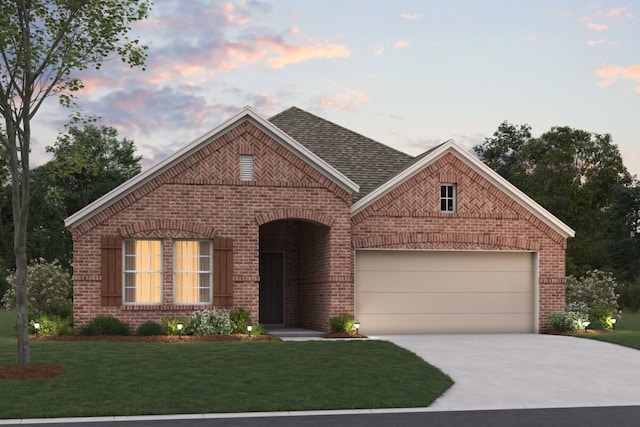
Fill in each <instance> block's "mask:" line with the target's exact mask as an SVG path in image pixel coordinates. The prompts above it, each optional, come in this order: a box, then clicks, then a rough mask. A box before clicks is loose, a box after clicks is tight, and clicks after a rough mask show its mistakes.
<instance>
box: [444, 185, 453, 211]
mask: <svg viewBox="0 0 640 427" xmlns="http://www.w3.org/2000/svg"><path fill="white" fill-rule="evenodd" d="M455 211H456V185H455V184H441V185H440V212H455Z"/></svg>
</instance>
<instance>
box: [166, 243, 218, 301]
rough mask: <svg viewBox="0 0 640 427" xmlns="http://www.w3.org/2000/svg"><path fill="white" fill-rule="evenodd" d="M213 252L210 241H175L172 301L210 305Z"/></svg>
mask: <svg viewBox="0 0 640 427" xmlns="http://www.w3.org/2000/svg"><path fill="white" fill-rule="evenodd" d="M212 252H213V249H212V245H211V242H210V241H202V240H201V241H198V240H177V241H176V242H175V244H174V265H175V267H174V269H173V271H174V282H173V283H174V296H173V298H174V301H175V303H176V304H210V303H211V280H212V274H211V270H212V259H213V257H212V256H211V255H212Z"/></svg>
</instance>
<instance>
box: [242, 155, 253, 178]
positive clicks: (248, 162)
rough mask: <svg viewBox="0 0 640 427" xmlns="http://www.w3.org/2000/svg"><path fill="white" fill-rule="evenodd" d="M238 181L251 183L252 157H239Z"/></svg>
mask: <svg viewBox="0 0 640 427" xmlns="http://www.w3.org/2000/svg"><path fill="white" fill-rule="evenodd" d="M240 180H241V181H253V156H252V155H241V156H240Z"/></svg>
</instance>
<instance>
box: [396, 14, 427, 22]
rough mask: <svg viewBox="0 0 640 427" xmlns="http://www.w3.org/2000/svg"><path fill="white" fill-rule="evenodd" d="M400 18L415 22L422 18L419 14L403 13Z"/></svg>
mask: <svg viewBox="0 0 640 427" xmlns="http://www.w3.org/2000/svg"><path fill="white" fill-rule="evenodd" d="M400 16H401V17H402V18H403V19H406V20H408V21H417V20H418V19H420V18H422V15H421V14H419V13H403V14H402V15H400Z"/></svg>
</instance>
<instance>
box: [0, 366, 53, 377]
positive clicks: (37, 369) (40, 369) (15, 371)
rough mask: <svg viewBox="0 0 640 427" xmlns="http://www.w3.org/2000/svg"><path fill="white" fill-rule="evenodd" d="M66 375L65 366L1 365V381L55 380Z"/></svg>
mask: <svg viewBox="0 0 640 427" xmlns="http://www.w3.org/2000/svg"><path fill="white" fill-rule="evenodd" d="M63 373H64V366H60V365H54V364H53V363H29V364H28V365H25V366H20V365H0V380H18V381H24V380H34V379H35V380H40V379H45V378H53V377H57V376H58V375H62V374H63Z"/></svg>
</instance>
